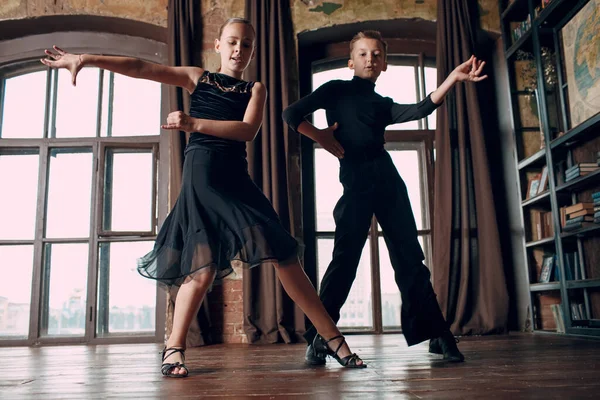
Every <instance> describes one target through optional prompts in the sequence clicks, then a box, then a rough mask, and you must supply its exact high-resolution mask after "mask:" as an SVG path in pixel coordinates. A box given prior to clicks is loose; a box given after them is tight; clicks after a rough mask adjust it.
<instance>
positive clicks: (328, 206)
mask: <svg viewBox="0 0 600 400" xmlns="http://www.w3.org/2000/svg"><path fill="white" fill-rule="evenodd" d="M339 172H340V162H339V160H338V159H337V158H336V157H334V156H333V155H332V154H331V153H329V152H328V151H326V150H324V149H315V171H314V174H315V211H316V219H317V221H316V223H317V231H320V232H323V231H334V230H335V221H334V220H333V209H334V207H335V205H336V203H337V201H338V200H339V198H340V197H341V196H342V193H343V191H344V188H343V187H342V184H341V183H340V179H339Z"/></svg>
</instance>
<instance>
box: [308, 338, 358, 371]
mask: <svg viewBox="0 0 600 400" xmlns="http://www.w3.org/2000/svg"><path fill="white" fill-rule="evenodd" d="M340 338H341V339H342V341H341V342H340V344H339V345H338V346H337V348H336V349H335V351H334V350H333V349H331V347H329V342H331V341H333V340H336V339H340ZM344 343H346V338H345V337H344V336H343V335H339V336H335V337H332V338H331V339H329V340H325V338H323V337H322V336H321V335H317V336H315V338H314V340H313V349H314V352H315V354H321V355H322V356H323V357H325V355H329V356H331V357H333V358H334V359H335V360H336V361H337V362H339V363H340V364H341V365H342V366H343V367H344V368H366V367H367V364H365V363H364V361H363V363H362V364H358V361H359V360H360V361H362V359H361V358H360V357H359V356H358V355H357V354H356V353H352V354H350V355H349V356H346V357H344V358H341V357H340V356H338V352H339V351H340V349H341V348H342V346H343V345H344Z"/></svg>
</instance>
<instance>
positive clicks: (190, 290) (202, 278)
mask: <svg viewBox="0 0 600 400" xmlns="http://www.w3.org/2000/svg"><path fill="white" fill-rule="evenodd" d="M216 272H217V271H216V269H215V268H214V267H209V268H203V269H202V270H200V271H198V272H197V273H195V274H193V275H191V276H188V277H187V279H186V280H185V282H184V283H183V284H182V285H181V287H180V288H179V292H177V298H176V299H175V311H174V314H173V330H172V331H171V336H169V339H168V340H167V345H166V346H167V348H170V347H175V348H182V349H185V342H186V336H187V333H188V330H189V329H190V324H191V323H192V319H193V318H194V317H195V316H196V314H198V309H199V308H200V304H201V303H202V299H204V296H205V295H206V292H207V291H208V288H209V287H210V285H211V284H212V283H213V281H214V279H215V276H216ZM315 326H316V325H315ZM182 361H183V360H182V357H181V354H180V353H174V354H173V355H171V356H169V357H167V358H165V360H164V362H166V363H175V362H180V363H182ZM171 373H173V374H181V375H184V374H185V370H184V369H183V368H178V367H173V368H172V370H171Z"/></svg>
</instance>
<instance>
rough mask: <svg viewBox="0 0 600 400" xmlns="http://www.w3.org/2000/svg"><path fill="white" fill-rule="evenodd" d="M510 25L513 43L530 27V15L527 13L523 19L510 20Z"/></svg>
mask: <svg viewBox="0 0 600 400" xmlns="http://www.w3.org/2000/svg"><path fill="white" fill-rule="evenodd" d="M510 25H511V29H512V38H513V43H514V42H516V41H517V40H519V39H520V38H521V37H522V36H523V35H524V34H525V33H526V32H527V31H528V30H529V29H530V28H531V15H528V16H527V19H526V20H525V21H521V22H512V23H511V24H510Z"/></svg>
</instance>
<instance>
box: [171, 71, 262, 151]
mask: <svg viewBox="0 0 600 400" xmlns="http://www.w3.org/2000/svg"><path fill="white" fill-rule="evenodd" d="M266 99H267V89H266V88H265V85H263V84H262V83H260V82H256V83H255V84H254V86H253V87H252V96H251V97H250V101H249V102H248V107H247V108H246V113H245V114H244V120H243V121H218V120H212V119H201V118H193V117H190V116H189V115H187V114H185V113H184V112H182V111H175V112H172V113H170V114H169V116H168V117H167V123H166V124H165V125H162V126H161V128H163V129H175V130H180V131H185V132H201V133H204V134H207V135H211V136H216V137H220V138H223V139H232V140H239V141H241V142H251V141H252V140H254V138H255V137H256V134H257V133H258V130H259V129H260V126H261V125H262V118H263V111H264V109H265V102H266Z"/></svg>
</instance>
